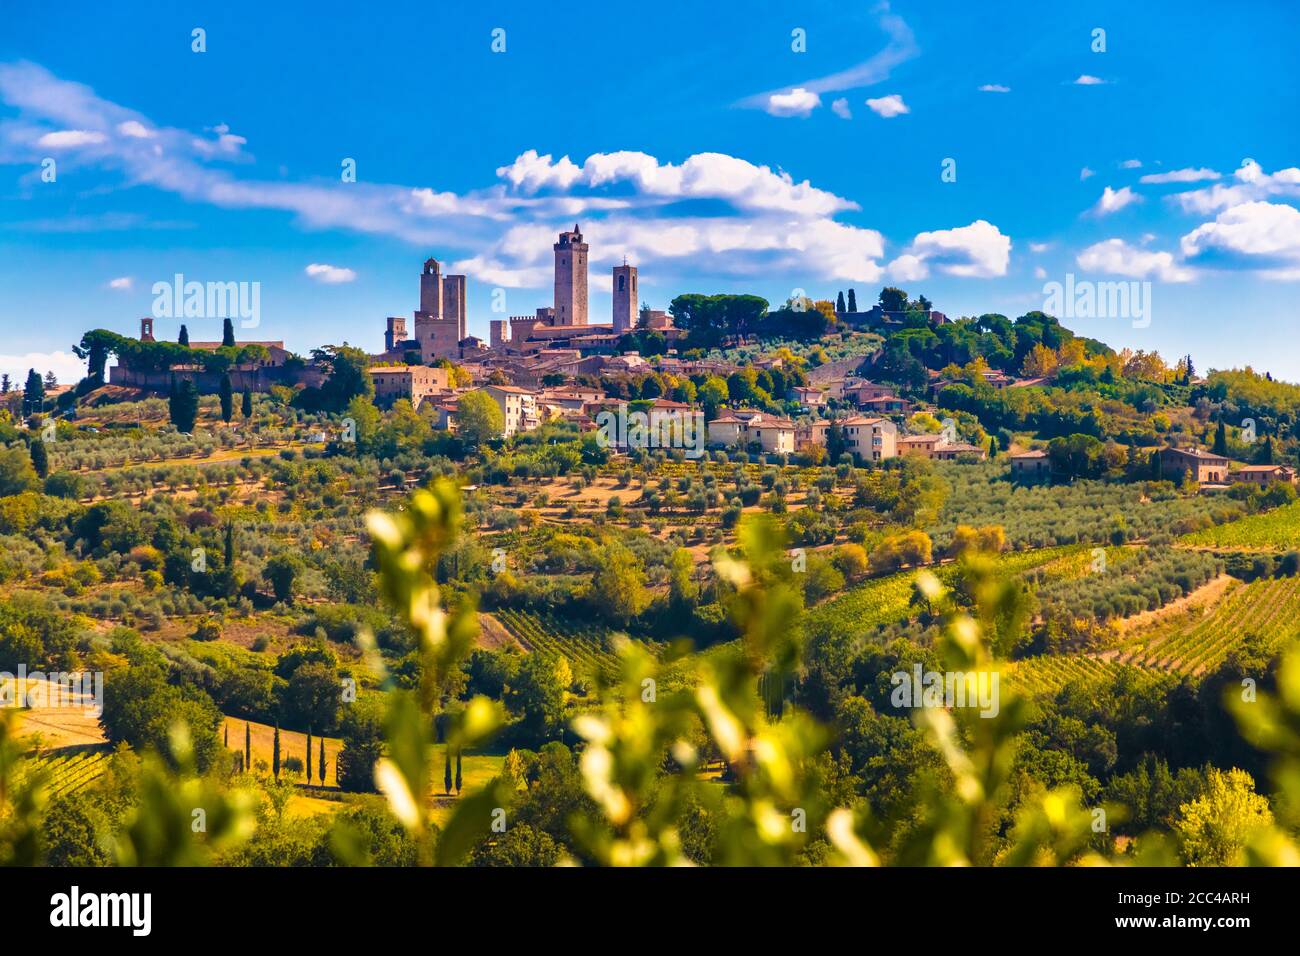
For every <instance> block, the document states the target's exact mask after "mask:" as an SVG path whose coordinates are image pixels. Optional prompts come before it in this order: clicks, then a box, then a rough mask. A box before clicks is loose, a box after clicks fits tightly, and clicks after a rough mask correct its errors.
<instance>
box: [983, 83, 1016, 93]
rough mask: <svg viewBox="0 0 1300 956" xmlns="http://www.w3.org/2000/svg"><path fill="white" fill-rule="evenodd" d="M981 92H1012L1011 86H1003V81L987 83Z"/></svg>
mask: <svg viewBox="0 0 1300 956" xmlns="http://www.w3.org/2000/svg"><path fill="white" fill-rule="evenodd" d="M980 92H981V93H1010V92H1011V87H1009V86H1003V85H1002V84H1001V83H985V84H984V85H983V86H981V87H980Z"/></svg>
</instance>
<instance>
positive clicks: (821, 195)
mask: <svg viewBox="0 0 1300 956" xmlns="http://www.w3.org/2000/svg"><path fill="white" fill-rule="evenodd" d="M497 175H498V176H500V177H502V178H503V179H506V180H507V181H509V182H511V183H513V184H516V185H519V186H520V187H521V188H522V190H523V191H524V192H526V193H529V194H533V193H536V192H538V191H539V190H541V189H543V188H551V189H559V190H568V189H572V188H574V187H576V186H584V187H589V188H599V187H603V186H610V185H616V184H626V185H631V186H632V187H633V190H634V191H635V193H636V194H637V195H638V196H641V197H646V198H649V199H656V200H671V201H676V200H682V199H724V200H726V201H727V202H730V203H732V204H733V205H735V206H736V207H737V208H738V209H741V210H745V211H758V210H761V211H769V210H772V211H781V212H791V213H797V214H799V215H808V216H814V215H826V214H830V213H834V212H839V211H841V210H852V209H857V208H859V207H858V204H857V203H855V202H851V201H850V200H847V199H842V198H840V197H839V196H836V195H835V194H833V193H829V192H826V191H825V190H821V189H816V188H814V187H813V186H812V184H811V183H809V182H808V181H807V180H804V181H803V182H801V183H796V182H795V181H794V178H793V177H792V176H790V175H789V174H788V173H785V172H774V171H773V170H772V169H771V167H768V166H755V165H754V164H753V163H750V162H748V161H746V160H743V159H738V158H737V157H735V156H728V155H727V154H725V153H696V154H695V155H694V156H690V157H688V158H687V159H686V161H685V162H683V163H681V164H680V165H678V164H673V163H661V162H660V161H659V160H658V159H656V158H655V157H654V156H651V155H649V154H648V153H641V152H635V151H631V150H623V151H620V152H614V153H593V154H592V155H591V156H588V157H587V160H586V162H584V163H583V164H582V166H577V165H575V164H574V163H573V162H572V161H571V160H570V159H569V158H568V157H567V156H565V157H563V158H562V159H560V160H559V161H558V162H553V161H552V160H551V157H550V156H540V157H539V156H538V155H537V153H536V151H534V150H529V151H528V152H526V153H524V154H523V155H521V156H520V157H519V158H518V159H516V160H515V161H514V163H512V164H511V165H509V166H502V167H500V168H499V169H498V170H497Z"/></svg>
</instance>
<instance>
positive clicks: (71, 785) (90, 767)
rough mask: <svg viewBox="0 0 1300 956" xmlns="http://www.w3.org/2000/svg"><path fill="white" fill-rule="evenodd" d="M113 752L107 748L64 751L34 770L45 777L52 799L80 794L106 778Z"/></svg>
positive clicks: (45, 758) (54, 753) (43, 759)
mask: <svg viewBox="0 0 1300 956" xmlns="http://www.w3.org/2000/svg"><path fill="white" fill-rule="evenodd" d="M111 751H112V748H111V747H109V746H108V745H107V744H96V745H93V746H88V747H61V748H59V749H58V750H54V751H50V752H49V753H47V754H45V755H44V756H43V757H41V758H40V759H39V760H37V761H36V762H35V767H34V769H35V771H36V772H38V773H41V774H44V775H45V778H46V780H47V781H48V793H49V794H50V796H53V797H58V796H63V795H65V794H69V793H76V792H77V791H78V790H81V789H84V788H85V787H88V786H90V785H91V784H92V783H94V782H95V781H96V780H98V779H99V778H100V777H101V776H103V774H104V772H105V771H106V770H108V761H109V757H110V755H111Z"/></svg>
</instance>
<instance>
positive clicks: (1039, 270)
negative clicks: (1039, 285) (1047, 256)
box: [1034, 266, 1047, 279]
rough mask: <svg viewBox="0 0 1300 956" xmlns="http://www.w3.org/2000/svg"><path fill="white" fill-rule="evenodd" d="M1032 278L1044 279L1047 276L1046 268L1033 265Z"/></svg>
mask: <svg viewBox="0 0 1300 956" xmlns="http://www.w3.org/2000/svg"><path fill="white" fill-rule="evenodd" d="M1034 278H1035V279H1046V278H1047V270H1046V269H1044V268H1043V267H1042V266H1034Z"/></svg>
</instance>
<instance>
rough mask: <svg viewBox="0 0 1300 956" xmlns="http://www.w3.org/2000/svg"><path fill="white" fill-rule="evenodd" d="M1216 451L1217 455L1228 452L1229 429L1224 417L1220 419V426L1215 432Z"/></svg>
mask: <svg viewBox="0 0 1300 956" xmlns="http://www.w3.org/2000/svg"><path fill="white" fill-rule="evenodd" d="M1214 453H1215V454H1216V455H1225V456H1226V455H1227V454H1228V429H1227V427H1226V426H1225V425H1224V424H1223V419H1222V418H1220V419H1219V427H1218V429H1217V430H1216V431H1215V432H1214Z"/></svg>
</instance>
